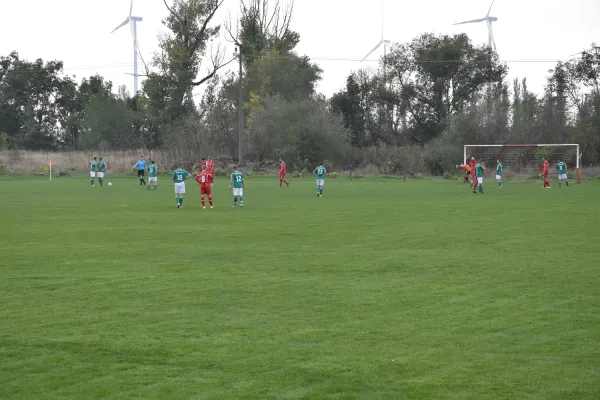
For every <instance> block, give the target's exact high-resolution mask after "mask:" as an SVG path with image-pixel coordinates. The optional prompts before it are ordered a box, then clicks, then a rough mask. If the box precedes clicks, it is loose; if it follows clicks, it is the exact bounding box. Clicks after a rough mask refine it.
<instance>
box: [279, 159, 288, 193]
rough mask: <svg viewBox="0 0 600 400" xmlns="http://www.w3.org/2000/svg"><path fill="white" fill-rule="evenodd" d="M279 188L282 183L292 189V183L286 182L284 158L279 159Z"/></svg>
mask: <svg viewBox="0 0 600 400" xmlns="http://www.w3.org/2000/svg"><path fill="white" fill-rule="evenodd" d="M279 162H280V164H279V187H281V184H282V183H285V184H286V185H287V186H288V187H290V183H289V182H288V181H286V180H285V162H284V161H283V159H282V158H280V159H279Z"/></svg>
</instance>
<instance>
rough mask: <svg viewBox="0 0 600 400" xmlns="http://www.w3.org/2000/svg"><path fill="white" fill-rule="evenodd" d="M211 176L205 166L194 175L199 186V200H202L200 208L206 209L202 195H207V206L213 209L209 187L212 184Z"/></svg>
mask: <svg viewBox="0 0 600 400" xmlns="http://www.w3.org/2000/svg"><path fill="white" fill-rule="evenodd" d="M213 179H214V178H213V175H212V174H211V173H210V172H208V168H207V167H206V166H205V167H204V168H203V169H202V171H201V172H200V173H198V175H196V182H198V183H199V184H200V199H201V200H202V208H206V206H205V203H204V195H205V194H206V195H208V204H209V205H210V208H213V201H212V193H211V190H210V189H211V187H210V185H211V184H212V183H213Z"/></svg>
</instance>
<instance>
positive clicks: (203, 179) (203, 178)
mask: <svg viewBox="0 0 600 400" xmlns="http://www.w3.org/2000/svg"><path fill="white" fill-rule="evenodd" d="M204 182H206V177H205V176H204V175H202V183H204Z"/></svg>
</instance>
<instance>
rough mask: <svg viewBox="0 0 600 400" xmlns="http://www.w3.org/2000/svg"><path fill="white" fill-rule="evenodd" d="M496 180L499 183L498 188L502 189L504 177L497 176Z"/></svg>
mask: <svg viewBox="0 0 600 400" xmlns="http://www.w3.org/2000/svg"><path fill="white" fill-rule="evenodd" d="M496 180H497V181H498V187H499V188H501V187H502V177H501V176H500V175H496Z"/></svg>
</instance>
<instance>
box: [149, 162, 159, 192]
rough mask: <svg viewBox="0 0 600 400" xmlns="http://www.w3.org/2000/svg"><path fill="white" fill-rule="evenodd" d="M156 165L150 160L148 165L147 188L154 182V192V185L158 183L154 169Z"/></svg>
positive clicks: (156, 168)
mask: <svg viewBox="0 0 600 400" xmlns="http://www.w3.org/2000/svg"><path fill="white" fill-rule="evenodd" d="M157 170H158V167H157V166H156V164H155V163H154V161H150V165H149V166H148V175H149V177H148V190H150V185H151V184H152V182H154V191H155V192H156V186H157V185H158V176H157V175H156V171H157Z"/></svg>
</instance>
